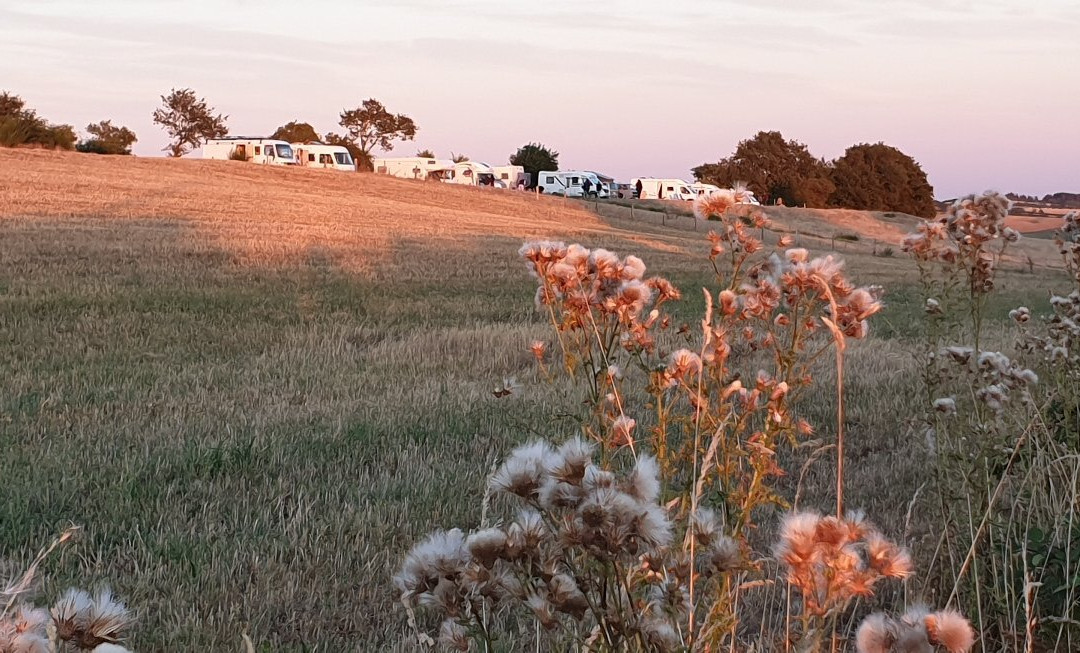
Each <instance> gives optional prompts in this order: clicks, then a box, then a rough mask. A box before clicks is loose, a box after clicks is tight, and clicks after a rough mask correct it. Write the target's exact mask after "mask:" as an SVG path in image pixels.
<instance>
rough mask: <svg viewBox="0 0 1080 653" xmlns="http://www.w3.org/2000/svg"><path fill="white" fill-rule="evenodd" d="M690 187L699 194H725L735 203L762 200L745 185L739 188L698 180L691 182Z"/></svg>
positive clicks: (758, 203)
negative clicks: (724, 186) (722, 186)
mask: <svg viewBox="0 0 1080 653" xmlns="http://www.w3.org/2000/svg"><path fill="white" fill-rule="evenodd" d="M690 189H691V190H693V191H694V192H695V193H697V194H698V195H716V194H721V195H725V196H727V197H728V199H730V200H731V202H733V203H735V204H754V205H760V204H761V202H759V201H758V200H757V198H756V197H754V193H752V192H751V191H749V190H747V189H746V188H745V187H743V186H739V187H738V188H720V187H719V186H714V185H713V184H704V183H701V182H697V183H693V184H690Z"/></svg>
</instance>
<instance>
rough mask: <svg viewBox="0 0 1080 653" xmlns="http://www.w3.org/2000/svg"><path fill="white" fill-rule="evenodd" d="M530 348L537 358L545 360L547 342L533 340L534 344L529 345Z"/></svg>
mask: <svg viewBox="0 0 1080 653" xmlns="http://www.w3.org/2000/svg"><path fill="white" fill-rule="evenodd" d="M529 349H530V350H531V351H532V354H533V356H535V357H536V360H538V361H543V360H544V352H546V351H547V344H546V343H545V342H544V341H543V340H533V341H532V344H530V345H529Z"/></svg>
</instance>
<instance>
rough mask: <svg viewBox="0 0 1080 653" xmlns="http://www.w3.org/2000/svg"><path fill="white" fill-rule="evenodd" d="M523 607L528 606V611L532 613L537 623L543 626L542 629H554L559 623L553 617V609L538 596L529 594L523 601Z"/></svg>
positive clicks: (545, 600)
mask: <svg viewBox="0 0 1080 653" xmlns="http://www.w3.org/2000/svg"><path fill="white" fill-rule="evenodd" d="M525 605H527V606H529V609H530V610H532V611H533V614H534V615H535V616H536V619H537V621H539V622H540V623H541V625H543V626H544V628H554V627H555V626H556V625H558V623H559V621H558V619H556V617H555V609H554V607H553V606H552V605H551V603H550V602H549V601H548V600H547V599H545V598H544V597H542V596H540V595H539V594H530V595H529V597H528V598H527V599H526V600H525Z"/></svg>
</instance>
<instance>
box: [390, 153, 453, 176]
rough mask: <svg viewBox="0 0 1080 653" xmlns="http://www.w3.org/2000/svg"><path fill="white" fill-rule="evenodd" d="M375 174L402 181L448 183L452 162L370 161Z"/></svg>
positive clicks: (406, 159) (418, 158) (420, 158)
mask: <svg viewBox="0 0 1080 653" xmlns="http://www.w3.org/2000/svg"><path fill="white" fill-rule="evenodd" d="M372 166H373V168H374V169H375V172H377V173H379V174H381V175H390V176H391V177H400V178H402V179H431V180H435V181H450V179H451V178H452V176H453V173H454V162H453V161H447V160H445V159H429V158H426V157H415V156H414V157H403V158H398V159H375V160H374V161H372Z"/></svg>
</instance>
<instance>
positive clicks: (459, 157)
mask: <svg viewBox="0 0 1080 653" xmlns="http://www.w3.org/2000/svg"><path fill="white" fill-rule="evenodd" d="M450 160H451V161H453V162H454V163H464V162H466V161H468V160H469V156H468V155H467V154H454V153H453V152H451V153H450Z"/></svg>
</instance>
